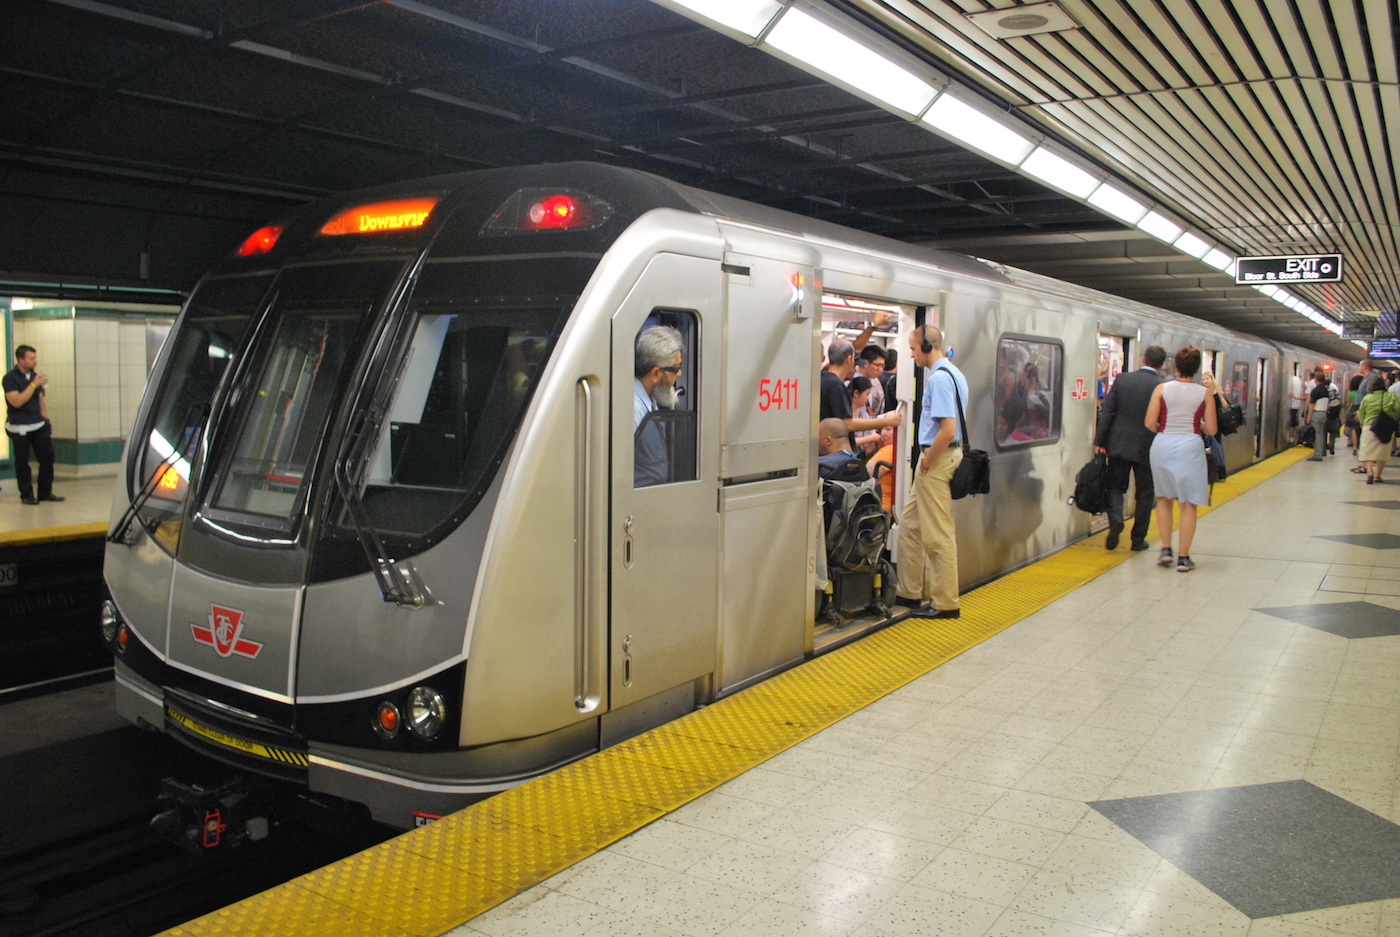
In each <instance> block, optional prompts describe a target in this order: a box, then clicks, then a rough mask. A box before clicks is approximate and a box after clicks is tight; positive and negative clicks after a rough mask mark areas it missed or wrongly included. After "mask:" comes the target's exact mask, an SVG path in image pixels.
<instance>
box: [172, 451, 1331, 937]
mask: <svg viewBox="0 0 1400 937" xmlns="http://www.w3.org/2000/svg"><path fill="white" fill-rule="evenodd" d="M1307 455H1308V451H1307V450H1303V449H1301V448H1298V449H1290V450H1285V451H1284V452H1283V453H1280V454H1279V455H1276V456H1274V457H1273V458H1271V459H1268V460H1267V461H1265V462H1260V463H1258V464H1256V465H1254V466H1251V467H1250V468H1247V469H1242V470H1240V471H1239V472H1236V473H1234V474H1233V475H1231V476H1230V477H1229V478H1228V479H1227V480H1226V481H1225V482H1224V483H1221V484H1218V485H1217V486H1216V488H1215V490H1214V492H1213V502H1214V506H1215V507H1219V506H1220V505H1221V504H1224V503H1225V502H1227V501H1229V500H1231V499H1232V498H1234V497H1236V496H1237V495H1239V494H1242V493H1243V492H1245V491H1247V490H1249V489H1250V488H1253V487H1254V486H1256V485H1258V484H1260V483H1261V482H1263V481H1266V480H1268V479H1269V478H1272V477H1273V476H1275V475H1277V474H1278V473H1279V472H1281V471H1283V470H1285V469H1287V468H1289V467H1291V466H1292V465H1294V464H1295V463H1297V462H1298V461H1299V460H1301V459H1303V458H1306V457H1307ZM992 497H995V494H993V495H992ZM1211 509H1213V508H1203V509H1202V511H1203V512H1204V511H1206V510H1211ZM1151 536H1152V538H1153V539H1154V540H1155V530H1154V531H1153V532H1152V534H1151ZM1131 555H1132V554H1131V553H1130V552H1129V551H1128V550H1126V549H1118V550H1112V551H1110V550H1105V549H1104V548H1103V541H1102V540H1101V539H1100V538H1098V537H1090V538H1085V539H1083V540H1081V541H1079V542H1077V543H1074V544H1071V545H1070V546H1068V547H1066V548H1064V549H1062V550H1059V551H1057V552H1056V553H1054V554H1052V555H1050V556H1047V557H1045V558H1044V559H1041V560H1039V561H1037V562H1034V563H1032V564H1030V565H1028V566H1025V567H1023V568H1022V569H1019V570H1016V571H1015V572H1012V573H1009V574H1007V575H1005V576H1003V577H1001V578H1000V579H997V580H995V581H993V582H990V583H988V584H987V585H984V586H982V587H980V588H978V589H976V590H974V591H972V592H970V593H968V594H967V595H965V596H963V598H962V617H961V618H958V619H952V620H946V619H940V620H929V619H908V620H905V621H903V622H901V623H899V624H897V625H894V626H892V627H889V628H886V629H884V630H883V631H880V632H877V633H875V634H873V635H870V636H868V637H866V638H863V639H862V640H860V641H857V642H855V643H854V644H851V645H848V646H846V647H843V648H840V649H838V650H835V651H832V652H831V653H829V654H825V655H823V656H821V657H818V658H816V659H814V660H812V661H809V662H807V663H805V664H803V665H801V666H799V667H795V668H793V669H791V670H788V671H786V672H784V673H782V674H779V675H778V676H776V677H773V678H772V679H769V680H766V681H764V682H763V683H760V684H758V685H756V686H753V687H750V688H749V689H746V690H744V691H742V692H740V693H737V694H735V695H733V696H730V697H727V698H725V699H722V700H719V701H718V702H716V703H714V704H713V705H711V706H708V707H706V708H704V709H701V710H699V711H697V712H694V713H691V714H690V715H688V716H685V717H683V718H680V719H677V720H675V721H673V722H669V723H667V724H666V725H663V726H660V727H659V728H656V729H654V730H652V731H650V732H647V733H645V734H643V735H640V736H638V737H636V738H633V739H629V740H628V741H626V742H622V743H620V744H618V745H614V746H613V747H611V748H608V749H606V750H604V751H602V752H599V753H598V754H596V755H593V756H591V757H589V758H585V759H583V760H581V761H578V762H575V763H574V764H571V765H569V766H567V767H565V768H562V769H560V770H558V771H555V772H553V773H551V774H548V775H546V776H544V777H541V778H538V779H536V780H534V781H530V782H528V783H526V784H522V785H521V786H519V787H516V788H513V789H511V790H508V791H505V792H503V793H500V794H497V795H496V796H494V797H491V798H490V799H488V800H484V801H482V802H481V803H478V804H475V805H473V806H471V807H468V808H467V809H465V810H463V811H461V812H460V813H456V814H453V815H452V816H449V817H446V818H444V819H442V820H439V821H437V822H436V823H433V824H430V825H429V826H426V827H424V828H422V829H418V830H414V831H412V832H409V833H405V834H403V835H402V836H398V837H396V838H394V839H391V840H388V841H387V842H384V843H381V844H380V845H378V846H375V847H373V848H370V849H367V850H365V851H364V852H361V853H358V854H356V855H354V856H350V857H348V858H346V859H343V860H341V861H340V862H336V863H333V864H331V865H329V866H327V867H325V868H323V869H318V870H317V871H315V872H311V873H308V874H306V875H303V876H301V877H300V878H297V879H294V880H292V881H290V882H287V883H285V884H283V885H279V886H278V887H276V888H273V889H271V890H269V891H266V892H263V893H262V894H260V895H255V896H253V897H251V898H248V899H246V900H244V901H240V902H238V903H237V904H234V905H230V906H229V907H226V908H222V909H220V910H218V911H215V912H213V913H212V914H207V915H205V916H204V917H201V918H197V919H196V920H193V921H190V922H188V923H186V924H183V925H181V926H179V927H176V928H172V929H171V930H169V931H166V934H168V935H175V937H208V935H215V934H217V935H221V937H222V935H230V934H250V935H252V934H256V935H259V937H267V935H274V934H295V935H303V937H304V935H317V934H335V935H337V937H358V935H365V937H378V935H383V934H401V935H422V937H432V935H437V934H442V933H445V932H446V931H448V930H451V929H452V928H454V927H457V926H458V925H460V924H463V923H465V922H466V921H468V920H470V919H471V918H473V917H475V916H476V915H478V914H480V913H482V912H483V911H486V910H488V909H490V908H492V907H495V906H496V905H498V904H500V903H501V902H503V901H505V900H506V899H508V898H510V897H512V896H514V895H516V894H519V893H520V892H522V891H524V890H526V889H527V888H530V887H532V886H534V885H536V884H538V883H540V882H542V881H544V880H545V879H546V878H548V877H549V876H551V875H554V874H555V873H557V872H559V871H561V870H563V869H565V868H567V867H569V866H570V865H572V864H573V863H575V862H577V861H578V860H580V859H582V858H584V857H586V856H589V855H591V854H593V853H594V852H597V851H598V850H600V849H602V848H603V847H605V846H607V845H608V844H610V843H613V842H616V841H617V840H619V839H621V838H622V837H624V836H626V835H627V834H629V833H632V832H634V831H635V830H638V829H640V828H641V827H643V826H646V825H647V824H648V823H650V822H652V821H653V820H656V819H658V818H659V817H662V816H664V815H665V814H667V813H669V812H671V811H673V810H676V809H677V808H679V807H681V806H683V805H685V804H686V803H689V802H690V801H692V800H694V799H695V798H696V797H698V796H700V795H701V794H703V793H705V792H706V791H709V790H711V789H713V788H715V787H718V786H719V785H720V784H723V783H724V782H725V781H728V780H730V779H732V778H735V777H738V776H739V775H740V774H742V773H743V772H744V771H746V770H748V769H749V768H752V767H754V766H755V765H757V764H760V763H761V762H763V761H766V760H767V759H769V758H771V757H773V756H774V755H776V754H778V753H779V752H782V751H784V750H786V749H787V748H789V747H791V746H793V745H795V744H797V743H798V742H800V741H802V740H803V739H806V738H808V737H810V736H812V735H814V734H816V733H817V732H819V731H821V730H822V729H824V728H826V727H827V726H829V725H831V724H832V723H834V722H836V721H838V720H840V719H843V718H845V717H846V716H848V715H850V714H851V713H853V712H855V711H856V710H858V709H860V708H861V707H862V706H865V705H866V704H868V703H871V702H873V701H875V700H877V699H879V698H880V697H882V696H885V695H886V694H888V693H890V692H891V691H893V690H895V689H898V688H899V687H901V686H903V685H904V684H906V683H908V682H910V681H911V680H914V679H917V678H918V677H920V676H922V675H923V674H926V673H928V672H929V671H930V670H933V669H934V668H935V667H937V666H938V665H939V664H942V663H944V662H946V661H948V660H950V659H951V658H953V657H955V656H957V655H958V654H961V653H962V652H963V651H965V650H967V649H968V648H970V647H972V646H973V645H975V644H977V643H979V642H981V641H983V640H985V639H986V638H989V637H991V636H992V635H994V634H996V633H997V632H999V631H1001V630H1002V629H1004V628H1007V627H1009V626H1010V625H1012V624H1014V623H1015V622H1017V621H1020V620H1021V619H1022V618H1025V617H1026V616H1027V615H1030V614H1031V613H1032V612H1035V611H1037V610H1038V609H1040V608H1043V607H1044V606H1046V605H1048V604H1049V603H1050V602H1053V601H1054V600H1055V599H1058V598H1060V597H1061V596H1063V595H1066V594H1068V593H1070V592H1072V591H1074V590H1075V589H1077V588H1079V587H1080V586H1082V585H1083V584H1085V583H1086V582H1089V581H1090V580H1092V579H1094V578H1096V577H1098V576H1099V575H1101V574H1103V573H1104V572H1107V571H1108V570H1110V569H1112V568H1113V567H1115V566H1117V565H1118V564H1119V563H1122V562H1125V561H1126V560H1127V559H1128V558H1129V557H1130V556H1131Z"/></svg>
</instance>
